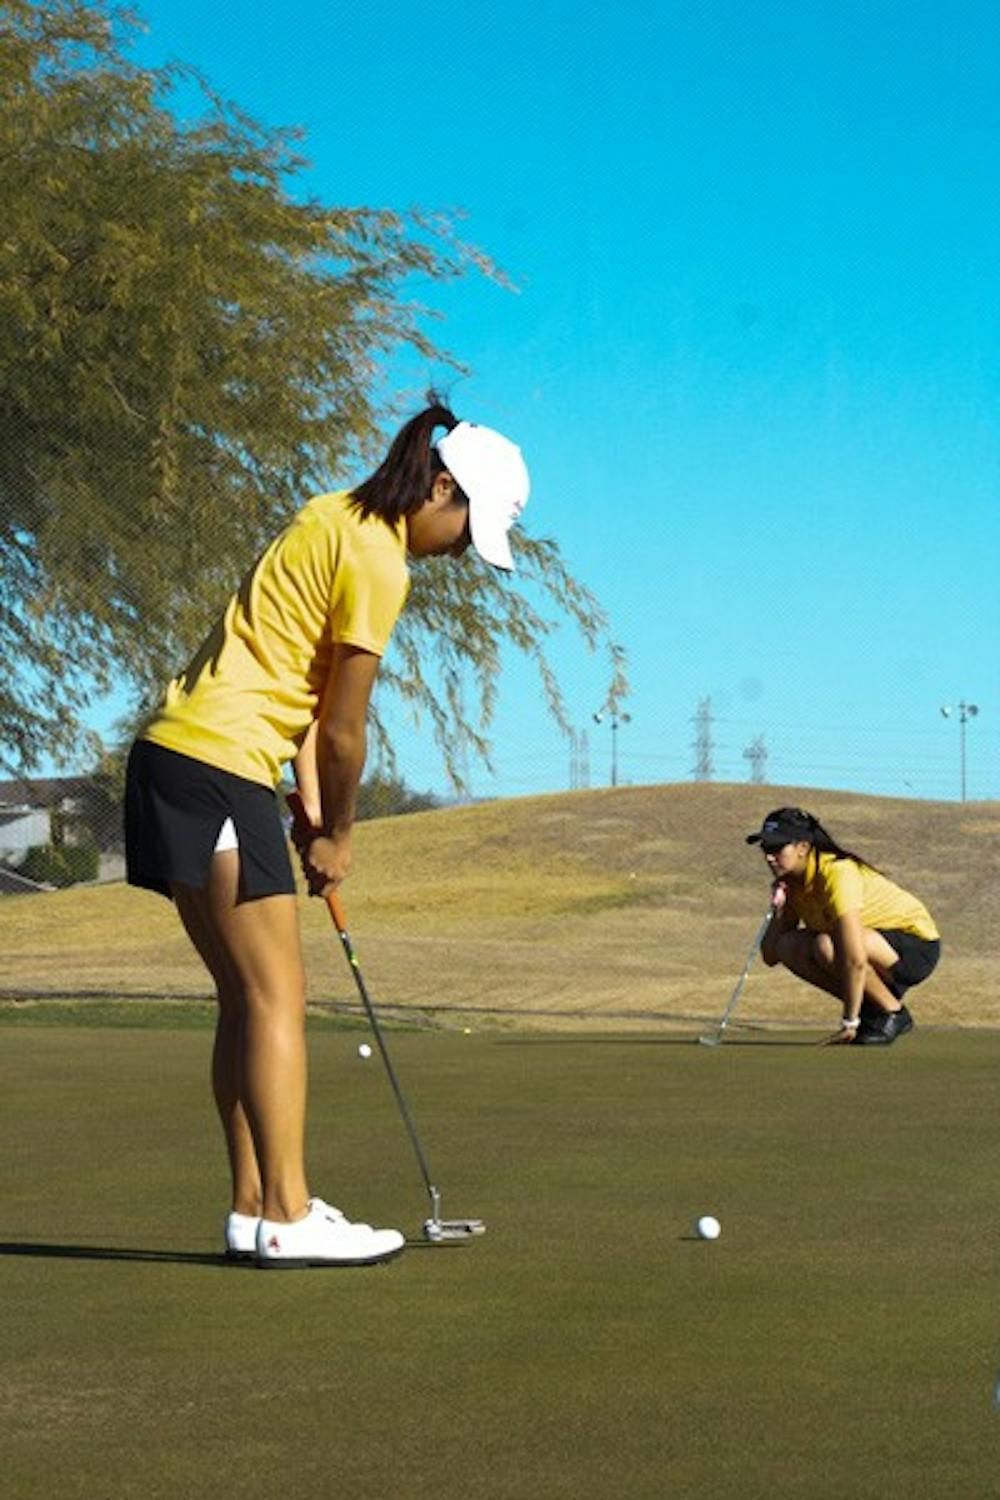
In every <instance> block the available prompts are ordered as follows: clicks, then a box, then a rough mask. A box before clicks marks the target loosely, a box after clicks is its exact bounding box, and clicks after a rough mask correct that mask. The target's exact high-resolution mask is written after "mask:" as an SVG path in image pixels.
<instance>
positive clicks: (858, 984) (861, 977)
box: [843, 959, 868, 1021]
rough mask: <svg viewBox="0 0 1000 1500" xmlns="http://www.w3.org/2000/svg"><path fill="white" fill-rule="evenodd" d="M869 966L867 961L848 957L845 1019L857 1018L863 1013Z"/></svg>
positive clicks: (845, 984) (845, 970) (845, 974)
mask: <svg viewBox="0 0 1000 1500" xmlns="http://www.w3.org/2000/svg"><path fill="white" fill-rule="evenodd" d="M867 967H868V966H867V963H858V962H857V961H856V960H854V959H848V960H847V961H846V963H845V964H844V969H843V976H844V985H843V1001H844V1018H845V1020H849V1021H853V1020H856V1019H857V1017H858V1016H859V1015H860V1013H861V1002H862V1001H863V1000H864V998H865V974H866V972H867Z"/></svg>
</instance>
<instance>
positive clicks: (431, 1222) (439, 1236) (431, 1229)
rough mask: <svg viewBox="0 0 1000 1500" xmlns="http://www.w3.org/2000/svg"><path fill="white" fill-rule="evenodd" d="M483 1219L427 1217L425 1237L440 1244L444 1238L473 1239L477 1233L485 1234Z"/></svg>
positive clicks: (433, 1242)
mask: <svg viewBox="0 0 1000 1500" xmlns="http://www.w3.org/2000/svg"><path fill="white" fill-rule="evenodd" d="M485 1233H486V1225H485V1224H484V1223H483V1221H482V1219H425V1220H424V1239H426V1240H430V1241H431V1243H432V1244H434V1245H439V1244H441V1242H442V1241H443V1240H471V1239H472V1238H473V1237H474V1236H475V1235H477V1234H485Z"/></svg>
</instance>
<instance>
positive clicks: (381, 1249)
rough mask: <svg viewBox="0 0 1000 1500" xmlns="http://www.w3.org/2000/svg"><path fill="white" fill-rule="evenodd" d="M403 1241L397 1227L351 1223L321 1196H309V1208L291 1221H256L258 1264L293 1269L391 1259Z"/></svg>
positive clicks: (277, 1268)
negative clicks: (289, 1222) (384, 1227)
mask: <svg viewBox="0 0 1000 1500" xmlns="http://www.w3.org/2000/svg"><path fill="white" fill-rule="evenodd" d="M405 1244H406V1241H405V1240H404V1238H403V1236H402V1235H401V1234H400V1232H399V1230H398V1229H373V1228H372V1226H371V1225H370V1224H354V1223H352V1222H351V1220H350V1219H346V1218H345V1217H344V1215H343V1214H342V1213H341V1211H340V1209H339V1208H331V1207H330V1205H329V1204H328V1203H324V1202H323V1200H322V1198H310V1199H309V1212H308V1213H307V1214H306V1216H305V1218H304V1219H297V1220H296V1221H295V1222H294V1223H293V1224H282V1223H279V1222H278V1221H277V1220H274V1219H261V1220H260V1222H259V1223H258V1225H257V1245H256V1249H257V1257H256V1258H257V1265H258V1266H259V1267H260V1268H261V1269H262V1270H269V1271H270V1270H273V1271H293V1270H302V1269H304V1268H305V1267H306V1266H371V1265H377V1264H378V1263H379V1262H380V1261H384V1260H392V1258H393V1256H395V1255H398V1254H399V1253H400V1251H401V1250H402V1249H403V1247H404V1245H405Z"/></svg>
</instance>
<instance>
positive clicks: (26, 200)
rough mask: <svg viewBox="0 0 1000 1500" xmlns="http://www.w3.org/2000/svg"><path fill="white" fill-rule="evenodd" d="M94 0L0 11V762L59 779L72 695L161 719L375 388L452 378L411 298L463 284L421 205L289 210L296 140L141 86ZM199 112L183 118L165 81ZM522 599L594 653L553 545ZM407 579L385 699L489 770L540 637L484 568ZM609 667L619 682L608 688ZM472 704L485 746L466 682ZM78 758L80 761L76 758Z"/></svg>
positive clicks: (344, 450)
mask: <svg viewBox="0 0 1000 1500" xmlns="http://www.w3.org/2000/svg"><path fill="white" fill-rule="evenodd" d="M136 24H137V23H136V21H135V20H134V18H133V17H131V16H130V15H129V14H128V13H126V12H120V11H118V10H117V9H115V8H113V7H112V6H111V5H110V4H108V3H106V0H95V3H92V4H88V3H83V0H58V3H45V4H36V3H29V0H5V3H0V193H2V198H3V203H4V229H3V233H2V235H0V656H2V659H3V661H4V663H5V672H4V674H3V679H2V681H0V760H2V761H5V762H6V763H7V764H8V766H10V767H11V768H12V769H20V770H24V769H30V768H31V767H32V766H33V765H37V764H38V762H39V760H40V759H41V758H42V756H43V755H62V756H63V757H64V758H65V757H68V756H71V755H72V756H73V757H74V758H76V757H78V756H79V753H80V749H81V735H82V733H83V731H82V729H81V716H82V713H83V711H84V709H85V707H86V703H87V700H88V697H89V696H91V695H93V694H94V693H95V692H98V693H103V692H107V691H109V690H110V689H111V688H112V687H114V688H118V689H122V688H125V689H127V690H128V692H129V693H130V695H131V700H132V703H133V705H134V707H135V710H136V711H137V712H138V711H140V710H141V706H142V705H143V704H144V703H147V702H150V701H152V700H155V699H156V698H157V697H158V696H159V693H160V692H161V690H162V687H163V684H164V682H165V680H166V679H167V678H168V677H169V676H170V675H172V674H173V672H174V671H175V670H176V669H177V667H178V664H179V663H181V662H183V661H184V660H185V659H186V658H187V656H188V655H189V654H190V652H191V650H192V649H193V648H194V646H195V645H196V644H197V643H198V641H199V640H200V639H201V638H202V636H203V635H204V633H205V631H206V629H207V628H208V626H209V625H210V624H211V622H212V620H213V619H214V618H215V617H216V615H217V614H218V612H219V610H220V608H221V607H222V605H223V603H224V601H225V599H226V597H227V596H228V594H229V593H230V592H231V590H232V588H233V586H234V584H235V582H236V581H237V580H238V578H239V576H240V574H241V573H242V571H243V570H244V569H245V568H246V567H247V566H248V565H249V563H250V562H251V561H252V560H253V558H254V557H255V556H256V554H257V553H258V552H259V551H260V550H261V548H262V547H263V546H264V545H265V544H266V542H267V541H269V540H270V539H271V537H272V536H273V535H274V533H275V532H276V531H277V530H278V529H280V527H281V526H282V525H283V524H284V522H285V521H286V520H287V519H288V517H289V516H290V514H291V513H292V512H293V511H294V510H295V509H297V508H298V506H299V505H301V504H302V503H303V502H304V500H305V499H307V498H308V497H309V495H311V494H314V493H317V492H318V491H320V490H323V489H326V488H329V487H330V486H331V484H333V483H336V482H337V480H338V479H342V478H343V476H344V473H345V470H346V469H347V468H348V467H349V466H351V467H352V468H354V467H356V465H357V464H358V462H359V461H360V460H361V459H364V460H365V461H366V462H367V461H368V460H369V459H370V457H371V456H372V455H373V454H374V453H375V452H377V451H379V450H380V449H381V447H382V446H383V441H384V440H383V436H382V425H383V421H384V419H385V418H386V417H387V416H388V415H389V412H388V410H387V407H386V405H385V402H384V401H383V400H382V399H381V398H380V396H379V394H378V393H379V391H380V389H381V386H382V379H383V371H384V366H385V362H386V360H387V358H388V357H389V356H391V355H392V353H393V352H394V351H397V350H399V349H401V348H405V347H408V348H410V349H411V350H415V351H417V352H418V353H420V354H421V355H423V356H426V358H427V359H428V360H429V361H437V362H439V363H440V362H445V363H451V364H452V365H453V366H455V367H456V368H458V366H457V364H456V362H455V361H454V360H453V359H452V357H451V356H450V355H448V354H447V353H446V352H445V351H442V350H440V349H438V348H437V347H436V346H435V345H434V344H433V343H432V342H431V341H430V340H429V338H428V337H427V335H426V334H425V332H424V331H423V325H424V323H425V322H426V320H427V317H428V316H430V313H429V310H428V309H427V308H425V307H423V306H422V305H420V304H419V303H417V302H414V301H412V300H411V299H410V298H409V296H407V295H406V289H407V288H408V286H409V284H410V283H411V279H412V278H413V277H414V276H415V275H416V276H419V277H420V279H421V281H422V282H423V283H424V284H427V283H432V282H434V281H435V280H442V279H446V278H452V277H457V276H462V275H464V274H466V273H467V272H469V271H470V270H475V271H478V272H480V273H482V274H485V275H487V276H490V277H493V278H495V279H500V280H502V279H503V278H502V277H500V274H499V273H498V272H497V271H496V268H495V267H494V266H493V265H492V264H491V263H490V261H489V260H488V259H487V258H486V257H485V256H483V255H482V254H481V253H480V252H478V251H476V250H475V249H473V248H471V247H469V246H467V245H465V244H463V243H462V242H461V241H460V240H459V239H458V237H457V235H456V232H455V225H454V222H453V221H452V220H451V219H449V218H447V217H444V216H440V215H436V216H431V215H427V214H423V213H421V212H419V211H413V212H411V213H409V214H399V213H395V212H391V211H389V210H383V209H372V208H356V209H344V208H338V207H332V206H328V205H325V204H323V203H320V202H317V201H314V200H308V201H299V200H297V199H295V198H293V197H292V196H291V194H290V190H289V184H291V183H292V182H293V180H294V178H295V175H296V173H297V172H298V171H299V170H300V169H301V167H302V166H303V164H304V163H303V161H302V159H301V157H299V156H298V155H297V147H296V142H297V136H296V134H295V133H294V132H290V131H287V130H272V129H269V128H266V127H264V126H262V125H260V124H259V123H258V122H256V121H254V120H252V119H250V118H249V117H247V116H246V115H245V114H243V113H242V112H241V111H239V110H238V109H236V108H235V107H233V106H231V105H227V104H224V103H223V102H222V101H220V100H219V99H218V98H217V97H215V96H214V95H213V94H212V93H211V91H210V90H209V89H208V87H207V86H206V85H205V84H204V82H203V81H202V80H200V79H198V78H197V77H196V75H194V74H193V73H192V72H191V71H190V70H186V69H182V68H179V67H171V68H165V69H158V70H150V69H142V68H137V67H135V66H134V65H132V64H131V63H130V62H129V60H128V58H127V55H126V52H127V46H128V42H129V39H130V35H131V32H132V31H133V30H134V28H135V26H136ZM181 83H183V84H184V85H185V86H191V85H192V84H194V85H195V86H196V87H197V88H198V89H200V91H201V97H202V99H203V103H204V113H203V115H202V116H201V117H200V118H198V119H195V120H193V121H189V120H186V119H181V118H179V116H178V114H177V113H176V112H175V111H174V109H173V108H172V107H171V105H172V96H173V94H174V91H175V90H176V88H177V86H178V84H181ZM520 550H521V557H522V560H523V561H524V562H525V563H526V565H527V573H528V578H529V580H530V579H532V578H535V579H537V581H538V583H539V584H540V586H541V589H542V592H543V595H544V596H545V597H546V598H547V600H548V601H549V602H550V603H552V604H553V605H555V607H556V609H557V610H558V611H560V612H562V611H563V610H568V611H569V613H570V615H571V616H572V617H573V618H574V619H575V620H576V622H577V624H578V625H580V626H581V628H582V629H583V631H584V634H585V636H586V637H587V638H588V640H590V641H591V642H592V643H593V642H595V641H596V640H597V638H598V637H599V636H600V635H601V634H602V633H603V631H604V621H603V617H602V616H601V613H600V611H599V609H598V608H597V606H596V604H595V601H594V600H593V599H592V598H591V597H590V596H589V595H588V594H586V592H585V591H584V590H582V589H580V588H579V587H578V586H577V585H576V584H575V583H573V581H572V580H571V579H569V577H568V575H567V574H566V573H565V570H564V569H563V567H562V565H561V562H560V561H559V557H558V551H557V549H556V547H555V545H554V544H553V543H549V542H532V541H530V540H529V539H527V538H522V540H521V549H520ZM454 575H455V576H454V577H451V576H450V575H448V574H446V573H445V572H443V571H442V570H438V569H432V570H429V571H428V573H427V575H426V576H425V577H421V579H420V580H419V583H418V586H417V588H416V589H415V591H414V594H415V597H414V601H413V605H412V607H411V609H410V612H409V615H408V618H407V623H406V627H405V630H404V633H403V636H402V641H401V646H402V649H401V651H399V652H397V654H396V656H395V657H394V660H395V663H396V665H395V668H394V670H392V671H391V672H390V674H389V684H390V686H391V687H393V688H395V689H396V690H397V691H398V692H400V693H401V694H402V695H403V696H404V698H405V699H407V700H408V701H409V702H410V703H412V704H413V705H415V706H416V707H418V708H420V709H423V710H425V711H426V712H427V713H428V714H429V715H430V716H431V719H432V722H433V723H434V726H435V731H436V732H437V734H438V738H439V740H440V741H441V743H442V745H446V746H447V747H448V748H447V752H446V758H447V760H448V765H449V770H450V771H451V773H452V775H453V777H456V778H457V779H460V778H459V777H458V761H457V759H456V755H457V754H458V753H459V751H460V749H461V748H462V747H464V746H472V747H473V748H474V749H476V750H479V751H484V750H485V741H484V739H483V736H482V729H483V728H484V727H485V725H486V724H488V721H489V714H490V711H491V707H492V701H493V694H494V690H495V679H496V674H497V672H498V670H499V650H500V645H501V641H502V640H503V639H507V640H512V641H514V642H515V644H517V645H518V646H520V648H521V649H522V650H526V651H527V652H528V654H529V655H531V656H533V657H535V659H536V660H537V661H538V663H539V667H540V669H541V672H542V678H543V682H544V684H545V690H546V692H547V693H548V696H549V699H550V702H551V703H552V705H553V707H554V709H555V710H556V712H557V713H558V711H559V704H558V692H557V690H556V688H555V684H554V682H553V681H552V679H551V673H550V672H549V671H548V668H547V666H546V664H545V661H544V657H543V655H542V651H541V647H542V642H543V641H544V638H545V635H546V634H547V631H548V628H549V627H548V625H547V624H546V623H545V621H544V620H543V618H542V616H541V615H540V614H539V613H537V612H536V611H535V610H534V609H531V608H529V607H528V606H527V605H526V603H525V601H524V600H523V599H522V598H521V596H520V595H519V594H518V593H517V592H515V591H511V590H507V589H502V588H501V586H500V585H499V583H498V582H497V580H496V579H495V578H494V576H493V575H492V574H488V573H487V570H485V569H482V568H477V567H474V566H473V567H470V568H468V569H455V570H454ZM619 668H620V661H619V660H618V659H617V658H613V661H612V676H613V680H614V682H616V683H617V684H618V687H619V689H620V687H621V681H620V675H619ZM470 674H471V681H473V682H474V683H475V685H476V690H477V697H478V719H479V727H478V728H476V727H474V726H473V724H472V723H471V722H469V714H468V712H467V710H466V705H465V701H464V696H463V686H464V684H465V683H466V682H467V681H468V680H470ZM95 752H96V746H95Z"/></svg>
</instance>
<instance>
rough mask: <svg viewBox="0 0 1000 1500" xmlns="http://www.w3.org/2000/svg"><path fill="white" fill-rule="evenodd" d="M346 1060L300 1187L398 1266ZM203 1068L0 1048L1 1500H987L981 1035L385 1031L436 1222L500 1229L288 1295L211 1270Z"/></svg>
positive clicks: (165, 1053) (367, 1091)
mask: <svg viewBox="0 0 1000 1500" xmlns="http://www.w3.org/2000/svg"><path fill="white" fill-rule="evenodd" d="M357 1045H358V1037H357V1035H356V1034H355V1035H353V1036H352V1035H351V1034H350V1033H347V1032H335V1031H331V1030H328V1029H323V1028H321V1027H320V1028H316V1027H314V1028H313V1034H312V1041H311V1047H312V1087H313V1094H312V1098H313V1105H312V1117H311V1159H312V1164H313V1177H314V1183H315V1187H316V1190H317V1191H319V1192H321V1193H322V1194H323V1195H324V1196H327V1197H329V1198H330V1199H331V1201H333V1202H339V1203H340V1204H341V1205H342V1206H343V1207H345V1208H346V1209H347V1210H348V1211H349V1212H353V1213H354V1214H355V1215H356V1216H359V1217H361V1216H363V1217H369V1218H372V1219H374V1220H375V1221H377V1222H383V1223H390V1224H393V1223H398V1224H400V1225H401V1227H403V1228H404V1229H406V1231H407V1233H408V1234H410V1235H412V1236H414V1237H415V1236H416V1235H417V1232H418V1230H419V1226H420V1223H421V1222H422V1219H423V1217H424V1214H425V1210H426V1203H425V1198H424V1194H423V1188H422V1185H421V1183H420V1179H419V1176H418V1172H417V1168H416V1164H415V1162H414V1161H413V1159H412V1156H411V1154H410V1148H409V1144H408V1142H407V1140H406V1137H405V1134H404V1131H403V1127H402V1124H401V1122H400V1121H399V1119H398V1116H397V1115H396V1113H395V1107H394V1105H393V1102H392V1098H391V1095H390V1093H389V1089H388V1086H387V1084H386V1081H385V1078H384V1076H383V1074H382V1072H381V1069H380V1066H379V1064H378V1062H377V1060H376V1059H372V1060H371V1061H370V1062H362V1061H361V1060H359V1058H358V1053H357ZM209 1047H210V1036H209V1034H208V1033H207V1032H205V1031H203V1030H196V1029H169V1028H163V1027H159V1028H156V1029H151V1030H147V1031H141V1030H135V1029H132V1030H126V1029H121V1028H115V1027H110V1026H107V1027H97V1026H90V1027H86V1028H80V1027H71V1026H64V1027H53V1028H50V1027H31V1026H18V1025H9V1026H6V1027H4V1028H3V1032H2V1050H0V1085H2V1087H0V1112H2V1120H0V1139H2V1140H3V1142H4V1158H3V1220H2V1226H0V1241H2V1244H0V1251H2V1257H3V1261H2V1263H3V1284H4V1295H3V1337H2V1339H0V1402H2V1411H3V1416H2V1422H0V1473H2V1474H3V1487H4V1492H5V1493H7V1494H10V1495H11V1496H12V1497H13V1496H16V1497H17V1500H33V1497H43V1496H44V1497H45V1500H50V1497H52V1496H53V1495H58V1496H59V1497H60V1500H67V1497H86V1500H126V1497H128V1500H132V1497H140V1496H141V1497H143V1500H158V1497H161V1496H162V1497H170V1500H177V1497H178V1496H184V1497H201V1496H205V1497H208V1496H212V1497H216V1496H220V1495H230V1494H232V1495H239V1496H240V1497H241V1500H256V1497H258V1496H259V1497H264V1496H269V1497H270V1496H274V1495H276V1494H280V1495H289V1496H295V1497H297V1500H307V1497H308V1500H313V1497H317V1500H320V1497H322V1500H326V1497H329V1496H344V1497H350V1500H368V1497H372V1500H376V1497H378V1500H381V1497H384V1496H390V1495H395V1494H403V1495H405V1496H407V1497H421V1496H427V1497H436V1500H451V1497H455V1500H458V1497H466V1496H468V1495H470V1494H473V1495H478V1496H484V1497H488V1500H550V1497H551V1500H556V1497H559V1500H562V1497H565V1500H571V1497H572V1500H580V1497H584V1500H591V1497H593V1500H605V1497H609V1500H610V1497H615V1500H617V1497H623V1500H645V1497H650V1500H653V1497H655V1500H663V1497H666V1496H677V1497H687V1496H703V1495H705V1496H712V1497H713V1500H728V1497H732V1500H737V1497H739V1500H756V1497H761V1500H764V1497H768V1500H773V1497H786V1496H787V1497H796V1500H825V1497H838V1500H841V1497H843V1500H867V1497H872V1500H885V1497H890V1500H895V1497H900V1500H903V1497H905V1500H923V1497H926V1500H942V1497H948V1500H984V1497H986V1496H988V1495H991V1494H994V1493H995V1492H996V1485H997V1477H996V1476H997V1473H998V1471H1000V1412H997V1411H995V1410H994V1407H993V1388H994V1382H995V1379H996V1376H997V1367H998V1366H1000V1278H998V1270H997V1266H998V1245H1000V1237H998V1228H997V1209H996V1204H997V1161H998V1155H1000V1113H998V1110H997V1107H996V1089H997V1082H996V1081H997V1077H998V1069H1000V1036H998V1035H996V1034H994V1033H988V1032H984V1033H978V1034H977V1033H971V1032H963V1033H957V1032H944V1031H942V1032H934V1031H931V1030H927V1029H923V1030H921V1031H918V1032H917V1033H916V1034H915V1035H914V1036H912V1037H909V1038H907V1039H906V1040H905V1041H904V1042H903V1043H901V1044H900V1045H898V1046H897V1047H894V1048H892V1049H889V1050H887V1051H885V1052H880V1051H875V1050H874V1049H872V1050H865V1051H857V1050H853V1049H825V1050H824V1049H821V1048H818V1047H817V1046H816V1045H815V1044H814V1039H813V1038H808V1039H807V1038H805V1037H803V1036H798V1037H797V1036H795V1035H794V1034H784V1035H769V1036H767V1037H766V1038H763V1039H762V1038H756V1037H755V1038H739V1037H738V1038H735V1039H734V1040H732V1041H730V1042H727V1043H726V1045H724V1046H723V1047H721V1048H718V1049H714V1050H710V1049H706V1048H701V1047H698V1046H695V1045H694V1044H693V1042H692V1040H691V1039H690V1038H682V1037H680V1036H678V1035H674V1036H670V1037H666V1038H665V1037H662V1036H661V1037H656V1038H644V1037H636V1036H628V1037H614V1036H608V1035H600V1036H580V1037H577V1036H573V1035H569V1034H559V1035H554V1036H539V1035H524V1036H519V1035H502V1036H500V1035H496V1034H493V1035H485V1036H463V1035H461V1034H413V1033H403V1034H399V1035H397V1036H394V1037H393V1050H394V1055H395V1058H396V1061H397V1066H398V1069H399V1072H400V1075H401V1077H402V1079H403V1081H404V1085H405V1087H406V1089H407V1091H408V1093H409V1095H410V1098H411V1103H412V1106H413V1109H414V1113H415V1115H416V1117H417V1120H418V1123H419V1125H420V1128H421V1131H422V1133H423V1135H424V1137H425V1144H426V1146H427V1150H428V1154H429V1155H430V1158H431V1162H432V1165H433V1166H434V1170H435V1172H436V1173H437V1174H438V1175H439V1185H440V1186H441V1187H442V1188H443V1191H444V1211H445V1213H446V1214H449V1215H452V1216H457V1215H463V1214H476V1215H481V1216H483V1217H484V1218H485V1219H486V1220H487V1223H488V1225H489V1230H488V1233H487V1235H486V1236H485V1237H484V1238H483V1239H482V1240H478V1241H475V1242H473V1243H471V1244H468V1245H459V1246H440V1247H424V1246H421V1245H417V1244H414V1246H413V1247H412V1248H410V1249H408V1250H407V1252H406V1254H404V1255H403V1256H402V1257H401V1258H400V1259H399V1260H398V1261H396V1262H395V1263H393V1264H392V1265H390V1266H387V1267H384V1268H378V1269H370V1270H351V1271H339V1272H338V1271H328V1272H306V1273H286V1274H265V1273H262V1272H257V1271H255V1270H253V1269H243V1268H238V1267H231V1266H226V1265H225V1264H224V1263H223V1262H222V1260H221V1259H220V1258H218V1256H217V1250H218V1243H219V1231H220V1228H221V1221H222V1216H223V1211H224V1209H225V1206H226V1196H225V1195H226V1181H225V1174H224V1170H223V1166H222V1159H221V1148H220V1144H219V1142H218V1141H217V1138H216V1136H217V1127H216V1124H215V1121H214V1118H213V1115H212V1112H211V1107H210V1102H209V1098H208V1091H207V1085H206V1075H207V1070H208V1051H209ZM701 1213H713V1214H715V1215H717V1216H718V1218H719V1219H720V1220H721V1222H722V1237H721V1238H720V1239H719V1240H718V1241H717V1242H716V1243H714V1244H706V1243H701V1242H699V1241H697V1240H696V1239H695V1238H694V1237H693V1233H692V1225H693V1222H694V1220H695V1218H696V1217H697V1216H698V1215H699V1214H701Z"/></svg>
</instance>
